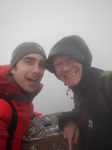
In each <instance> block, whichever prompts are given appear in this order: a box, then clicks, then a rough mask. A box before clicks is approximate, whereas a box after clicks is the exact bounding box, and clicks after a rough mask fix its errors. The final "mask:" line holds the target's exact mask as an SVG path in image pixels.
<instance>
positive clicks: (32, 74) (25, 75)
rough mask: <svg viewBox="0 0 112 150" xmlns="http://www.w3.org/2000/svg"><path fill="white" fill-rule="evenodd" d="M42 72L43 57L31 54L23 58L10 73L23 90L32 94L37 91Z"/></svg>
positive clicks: (43, 68) (43, 66) (43, 65)
mask: <svg viewBox="0 0 112 150" xmlns="http://www.w3.org/2000/svg"><path fill="white" fill-rule="evenodd" d="M44 71H45V59H44V57H43V56H42V55H40V54H37V53H32V54H28V55H26V56H24V57H23V58H22V59H21V60H20V61H19V62H18V63H17V64H16V66H15V67H14V68H13V69H12V70H11V73H12V75H13V77H14V79H15V81H16V82H17V84H18V85H19V86H20V87H21V88H22V89H23V90H25V91H26V92H29V93H33V92H35V91H36V90H37V87H38V85H39V83H40V81H41V79H42V77H43V74H44Z"/></svg>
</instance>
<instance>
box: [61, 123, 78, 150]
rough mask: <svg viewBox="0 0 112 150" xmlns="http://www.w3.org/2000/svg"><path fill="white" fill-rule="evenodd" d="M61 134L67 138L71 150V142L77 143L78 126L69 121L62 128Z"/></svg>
mask: <svg viewBox="0 0 112 150" xmlns="http://www.w3.org/2000/svg"><path fill="white" fill-rule="evenodd" d="M63 136H64V138H65V139H67V140H68V146H69V150H72V144H77V143H78V140H79V127H78V125H77V124H76V123H75V122H72V121H71V122H69V123H67V124H66V126H65V127H64V129H63Z"/></svg>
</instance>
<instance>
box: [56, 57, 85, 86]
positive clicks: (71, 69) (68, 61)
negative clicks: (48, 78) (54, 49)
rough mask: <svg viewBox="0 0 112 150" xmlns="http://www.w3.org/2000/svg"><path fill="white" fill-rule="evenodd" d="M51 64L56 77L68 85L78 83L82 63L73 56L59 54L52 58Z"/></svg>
mask: <svg viewBox="0 0 112 150" xmlns="http://www.w3.org/2000/svg"><path fill="white" fill-rule="evenodd" d="M53 65H54V68H55V71H56V75H57V77H58V78H59V79H60V80H61V81H63V82H64V83H65V84H67V85H68V86H69V87H74V86H76V85H78V84H79V82H80V80H81V77H82V65H81V64H80V63H78V62H77V61H76V60H75V59H74V58H71V57H68V56H64V55H59V56H56V57H55V58H54V59H53Z"/></svg>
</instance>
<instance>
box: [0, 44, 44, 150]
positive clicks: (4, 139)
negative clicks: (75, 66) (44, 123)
mask: <svg viewBox="0 0 112 150" xmlns="http://www.w3.org/2000/svg"><path fill="white" fill-rule="evenodd" d="M45 66H46V54H45V52H44V49H43V48H42V46H40V45H39V44H37V43H35V42H24V43H22V44H20V45H18V46H17V47H16V48H15V49H14V51H13V53H12V57H11V61H10V65H4V66H3V67H2V73H1V74H0V149H2V150H6V149H7V150H21V141H22V138H23V136H24V134H25V132H26V130H27V128H28V125H29V124H30V120H31V119H32V117H38V116H41V115H42V114H41V113H37V112H34V106H33V103H32V100H33V98H34V97H35V96H36V95H37V94H38V93H39V92H40V91H41V89H42V87H43V84H41V83H40V82H41V79H42V77H43V75H44V71H45Z"/></svg>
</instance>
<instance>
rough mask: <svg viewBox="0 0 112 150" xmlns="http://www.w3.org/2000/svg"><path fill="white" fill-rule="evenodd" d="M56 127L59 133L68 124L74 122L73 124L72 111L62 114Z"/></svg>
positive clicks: (73, 115)
mask: <svg viewBox="0 0 112 150" xmlns="http://www.w3.org/2000/svg"><path fill="white" fill-rule="evenodd" d="M58 119H59V121H58V125H59V128H60V130H61V131H63V128H64V127H65V125H66V124H67V123H68V122H70V121H74V122H75V113H74V111H69V112H63V113H62V114H61V115H60V116H59V117H58Z"/></svg>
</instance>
